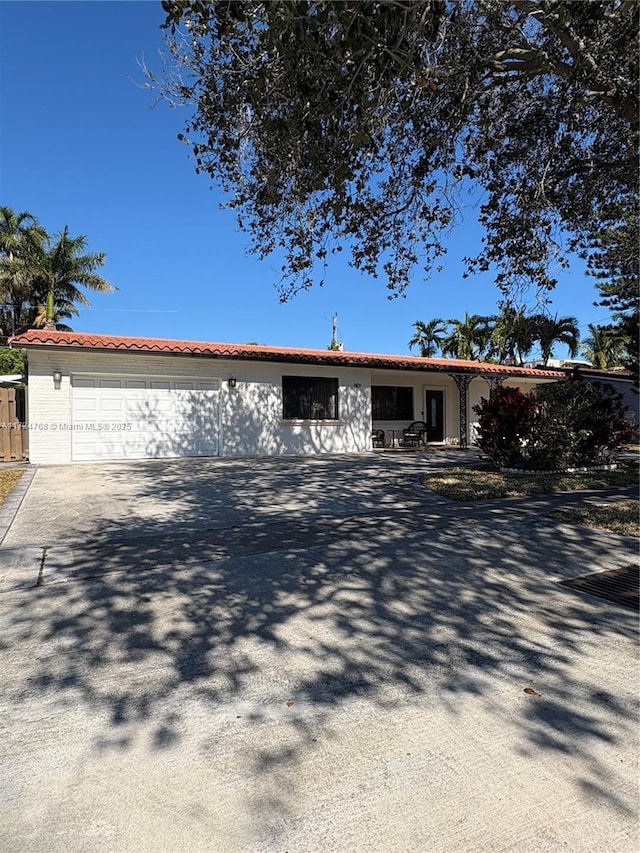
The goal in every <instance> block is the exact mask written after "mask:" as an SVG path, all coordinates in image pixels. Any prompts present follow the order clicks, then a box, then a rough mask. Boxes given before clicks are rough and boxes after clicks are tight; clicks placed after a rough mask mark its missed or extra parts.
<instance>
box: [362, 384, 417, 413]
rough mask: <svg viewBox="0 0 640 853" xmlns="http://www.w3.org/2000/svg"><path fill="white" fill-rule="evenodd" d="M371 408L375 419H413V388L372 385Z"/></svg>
mask: <svg viewBox="0 0 640 853" xmlns="http://www.w3.org/2000/svg"><path fill="white" fill-rule="evenodd" d="M371 410H372V415H373V420H374V421H412V420H413V388H411V387H403V386H398V385H372V386H371Z"/></svg>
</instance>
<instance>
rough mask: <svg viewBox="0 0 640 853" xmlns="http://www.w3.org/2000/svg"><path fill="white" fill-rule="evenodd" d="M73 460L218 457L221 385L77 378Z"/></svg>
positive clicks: (73, 418)
mask: <svg viewBox="0 0 640 853" xmlns="http://www.w3.org/2000/svg"><path fill="white" fill-rule="evenodd" d="M72 385H73V391H72V400H73V402H72V430H73V432H72V457H73V459H74V460H76V461H83V460H84V461H89V460H94V459H158V458H162V457H170V456H174V457H175V456H217V455H218V452H219V448H218V437H219V431H220V427H219V423H220V383H219V382H215V381H214V382H196V381H193V382H190V381H185V380H183V379H151V378H149V377H138V376H123V377H119V378H117V379H116V378H113V379H111V378H110V379H107V378H105V377H101V376H74V377H72Z"/></svg>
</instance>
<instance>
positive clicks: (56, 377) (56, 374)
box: [53, 370, 62, 388]
mask: <svg viewBox="0 0 640 853" xmlns="http://www.w3.org/2000/svg"><path fill="white" fill-rule="evenodd" d="M61 382H62V372H61V371H60V370H54V371H53V387H54V388H59V387H60V383H61Z"/></svg>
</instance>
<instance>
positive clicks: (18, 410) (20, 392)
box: [0, 388, 29, 463]
mask: <svg viewBox="0 0 640 853" xmlns="http://www.w3.org/2000/svg"><path fill="white" fill-rule="evenodd" d="M24 398H25V394H24V388H0V463H2V462H24V461H25V460H26V459H28V457H29V430H28V429H27V426H26V424H25V399H24Z"/></svg>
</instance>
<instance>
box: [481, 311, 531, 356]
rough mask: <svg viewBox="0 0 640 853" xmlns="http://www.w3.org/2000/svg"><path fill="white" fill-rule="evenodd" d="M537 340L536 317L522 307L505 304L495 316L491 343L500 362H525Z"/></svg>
mask: <svg viewBox="0 0 640 853" xmlns="http://www.w3.org/2000/svg"><path fill="white" fill-rule="evenodd" d="M535 340H536V332H535V322H534V318H533V317H531V316H529V317H528V316H527V315H526V314H525V312H524V311H523V309H522V308H513V307H512V306H509V305H507V306H504V307H503V308H502V310H501V312H500V314H498V316H497V317H495V318H494V322H493V328H492V330H491V340H490V343H491V348H492V350H493V352H494V353H495V354H496V355H497V357H498V361H499V362H500V364H520V365H522V364H524V362H525V359H526V358H527V356H528V355H529V353H530V352H531V350H532V349H533V345H534V343H535Z"/></svg>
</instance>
